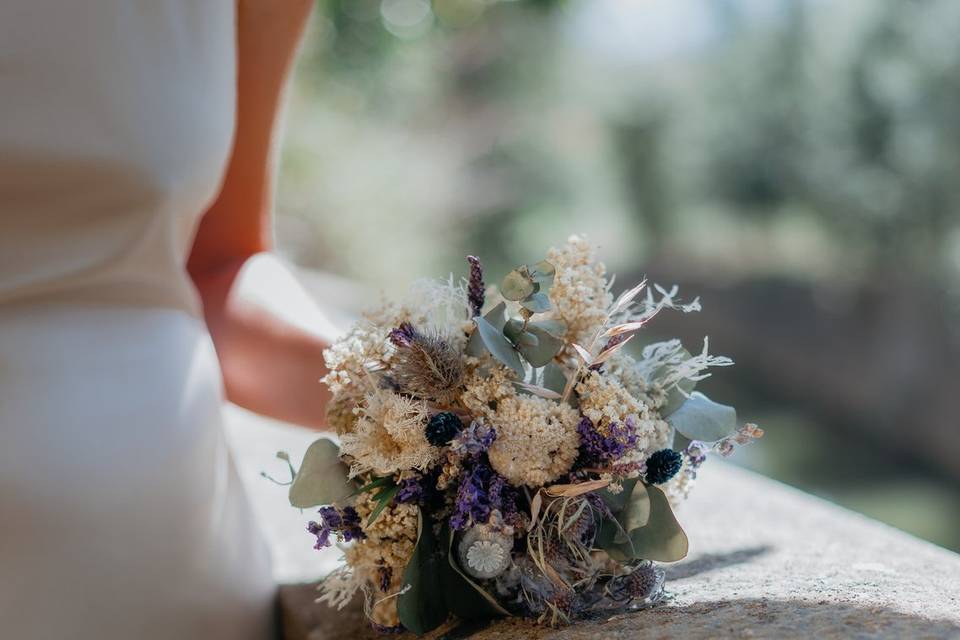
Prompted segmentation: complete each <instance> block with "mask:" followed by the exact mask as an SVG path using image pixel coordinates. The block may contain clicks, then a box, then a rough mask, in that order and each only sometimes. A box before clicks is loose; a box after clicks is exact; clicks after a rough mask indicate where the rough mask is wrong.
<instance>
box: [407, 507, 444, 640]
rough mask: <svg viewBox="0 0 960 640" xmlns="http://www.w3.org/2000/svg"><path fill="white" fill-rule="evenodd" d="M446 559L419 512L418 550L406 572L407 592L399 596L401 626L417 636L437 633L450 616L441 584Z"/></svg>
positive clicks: (430, 528) (431, 528)
mask: <svg viewBox="0 0 960 640" xmlns="http://www.w3.org/2000/svg"><path fill="white" fill-rule="evenodd" d="M443 556H444V554H443V552H442V551H441V550H440V549H439V548H438V546H437V539H436V537H435V536H434V535H433V527H431V526H430V524H429V523H424V521H423V514H422V513H420V512H419V511H418V515H417V546H416V547H415V548H414V550H413V555H412V556H411V557H410V561H409V562H408V563H407V566H406V568H405V569H404V570H403V584H404V590H402V591H401V593H400V595H399V596H397V614H398V615H399V616H400V623H401V624H403V626H405V627H406V628H407V629H409V630H410V631H412V632H414V633H415V634H417V635H423V634H425V633H427V632H429V631H432V630H434V629H436V628H437V627H439V626H440V625H441V624H443V623H444V622H445V621H446V619H447V616H448V614H449V611H448V610H447V606H446V599H445V597H444V593H445V589H444V585H443V580H442V576H443V573H444V572H445V569H444V565H445V564H446V563H445V562H444V557H443Z"/></svg>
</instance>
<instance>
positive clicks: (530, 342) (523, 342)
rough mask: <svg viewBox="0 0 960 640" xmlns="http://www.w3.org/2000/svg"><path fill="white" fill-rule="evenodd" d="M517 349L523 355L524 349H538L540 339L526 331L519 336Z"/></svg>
mask: <svg viewBox="0 0 960 640" xmlns="http://www.w3.org/2000/svg"><path fill="white" fill-rule="evenodd" d="M516 345H517V350H518V351H520V355H523V349H524V348H526V349H536V348H537V347H538V346H539V345H540V339H539V338H537V336H535V335H534V334H532V333H530V332H529V331H524V332H523V333H521V334H520V335H518V336H517V341H516Z"/></svg>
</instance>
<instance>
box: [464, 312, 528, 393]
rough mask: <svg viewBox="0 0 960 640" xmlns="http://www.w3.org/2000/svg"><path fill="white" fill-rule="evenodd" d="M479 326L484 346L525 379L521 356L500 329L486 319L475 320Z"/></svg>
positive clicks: (478, 329)
mask: <svg viewBox="0 0 960 640" xmlns="http://www.w3.org/2000/svg"><path fill="white" fill-rule="evenodd" d="M473 321H474V323H476V325H477V333H478V334H480V339H481V340H483V344H484V346H485V347H486V348H487V350H488V351H489V352H490V355H492V356H493V357H494V358H496V359H497V360H498V361H500V362H501V363H503V364H505V365H507V366H508V367H510V368H511V369H513V370H514V371H515V372H516V374H517V375H518V376H520V377H521V378H523V375H524V371H523V363H522V362H520V355H519V354H518V353H517V351H516V349H514V348H513V345H512V344H510V341H509V340H507V339H506V337H504V335H503V333H501V332H500V330H499V329H496V328H495V327H494V326H493V325H492V324H490V323H489V322H487V320H486V319H485V318H479V317H478V318H474V319H473Z"/></svg>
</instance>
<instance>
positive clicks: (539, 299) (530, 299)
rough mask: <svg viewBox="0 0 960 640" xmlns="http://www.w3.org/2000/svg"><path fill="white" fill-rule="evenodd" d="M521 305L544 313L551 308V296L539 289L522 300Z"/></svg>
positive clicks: (534, 311)
mask: <svg viewBox="0 0 960 640" xmlns="http://www.w3.org/2000/svg"><path fill="white" fill-rule="evenodd" d="M520 305H521V306H522V307H523V308H524V309H527V310H528V311H531V312H533V313H543V312H545V311H549V310H550V296H548V295H547V294H546V293H544V292H543V291H538V292H536V293H533V294H531V295H529V296H527V297H526V298H524V299H523V300H521V301H520Z"/></svg>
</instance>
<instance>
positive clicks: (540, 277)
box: [530, 260, 557, 284]
mask: <svg viewBox="0 0 960 640" xmlns="http://www.w3.org/2000/svg"><path fill="white" fill-rule="evenodd" d="M556 273H557V268H556V267H554V266H553V263H552V262H548V261H546V260H541V261H540V262H538V263H537V264H535V265H533V266H532V267H530V275H531V276H533V279H534V280H535V281H537V282H539V283H541V284H543V283H547V282H551V281H553V276H554V275H555V274H556Z"/></svg>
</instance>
